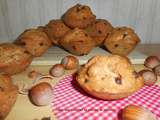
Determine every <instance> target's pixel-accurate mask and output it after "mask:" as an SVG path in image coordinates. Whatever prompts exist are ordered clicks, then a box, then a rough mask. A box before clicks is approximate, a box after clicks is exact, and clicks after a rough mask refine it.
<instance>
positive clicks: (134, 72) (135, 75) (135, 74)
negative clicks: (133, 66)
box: [133, 71, 139, 79]
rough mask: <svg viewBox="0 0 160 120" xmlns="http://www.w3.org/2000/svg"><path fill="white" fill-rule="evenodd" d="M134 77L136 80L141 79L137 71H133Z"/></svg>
mask: <svg viewBox="0 0 160 120" xmlns="http://www.w3.org/2000/svg"><path fill="white" fill-rule="evenodd" d="M133 75H134V77H135V78H136V79H137V78H138V77H139V74H138V73H137V72H136V71H133Z"/></svg>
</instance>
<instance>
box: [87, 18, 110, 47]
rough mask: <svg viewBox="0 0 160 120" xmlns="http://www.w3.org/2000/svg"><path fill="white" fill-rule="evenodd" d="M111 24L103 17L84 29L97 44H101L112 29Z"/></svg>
mask: <svg viewBox="0 0 160 120" xmlns="http://www.w3.org/2000/svg"><path fill="white" fill-rule="evenodd" d="M112 29H113V26H112V25H111V23H109V22H108V21H107V20H105V19H97V20H96V22H95V23H93V24H91V25H89V26H88V27H87V28H86V29H85V30H86V32H87V33H88V34H89V35H90V36H91V37H92V39H93V40H94V41H95V43H96V45H97V46H101V45H102V44H103V42H104V40H105V38H106V37H107V35H108V34H109V33H110V32H111V31H112Z"/></svg>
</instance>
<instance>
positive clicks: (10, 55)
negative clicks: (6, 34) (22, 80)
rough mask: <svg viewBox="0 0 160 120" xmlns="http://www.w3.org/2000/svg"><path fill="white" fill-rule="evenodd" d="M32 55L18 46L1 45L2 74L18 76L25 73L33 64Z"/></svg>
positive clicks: (0, 68)
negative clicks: (17, 74)
mask: <svg viewBox="0 0 160 120" xmlns="http://www.w3.org/2000/svg"><path fill="white" fill-rule="evenodd" d="M32 58H33V57H32V55H31V54H30V53H28V51H27V50H26V49H25V48H23V47H21V46H18V45H15V44H12V43H2V44H0V73H2V72H5V73H8V74H11V75H13V74H16V73H19V72H22V71H24V70H25V69H26V68H27V67H28V66H29V65H30V63H31V62H32Z"/></svg>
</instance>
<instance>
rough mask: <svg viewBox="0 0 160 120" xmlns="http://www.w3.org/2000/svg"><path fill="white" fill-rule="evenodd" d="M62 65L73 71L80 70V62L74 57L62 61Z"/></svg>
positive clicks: (67, 57)
mask: <svg viewBox="0 0 160 120" xmlns="http://www.w3.org/2000/svg"><path fill="white" fill-rule="evenodd" d="M61 64H62V65H63V66H64V67H65V69H67V70H72V69H76V68H78V66H79V61H78V59H77V58H76V57H74V56H66V57H64V58H63V59H62V61H61Z"/></svg>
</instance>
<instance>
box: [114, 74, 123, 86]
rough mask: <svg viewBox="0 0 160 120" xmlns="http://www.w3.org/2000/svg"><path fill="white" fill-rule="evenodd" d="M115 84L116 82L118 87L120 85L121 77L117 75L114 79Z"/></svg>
mask: <svg viewBox="0 0 160 120" xmlns="http://www.w3.org/2000/svg"><path fill="white" fill-rule="evenodd" d="M115 82H116V83H117V84H119V85H121V84H122V77H121V75H119V76H118V77H116V78H115Z"/></svg>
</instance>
